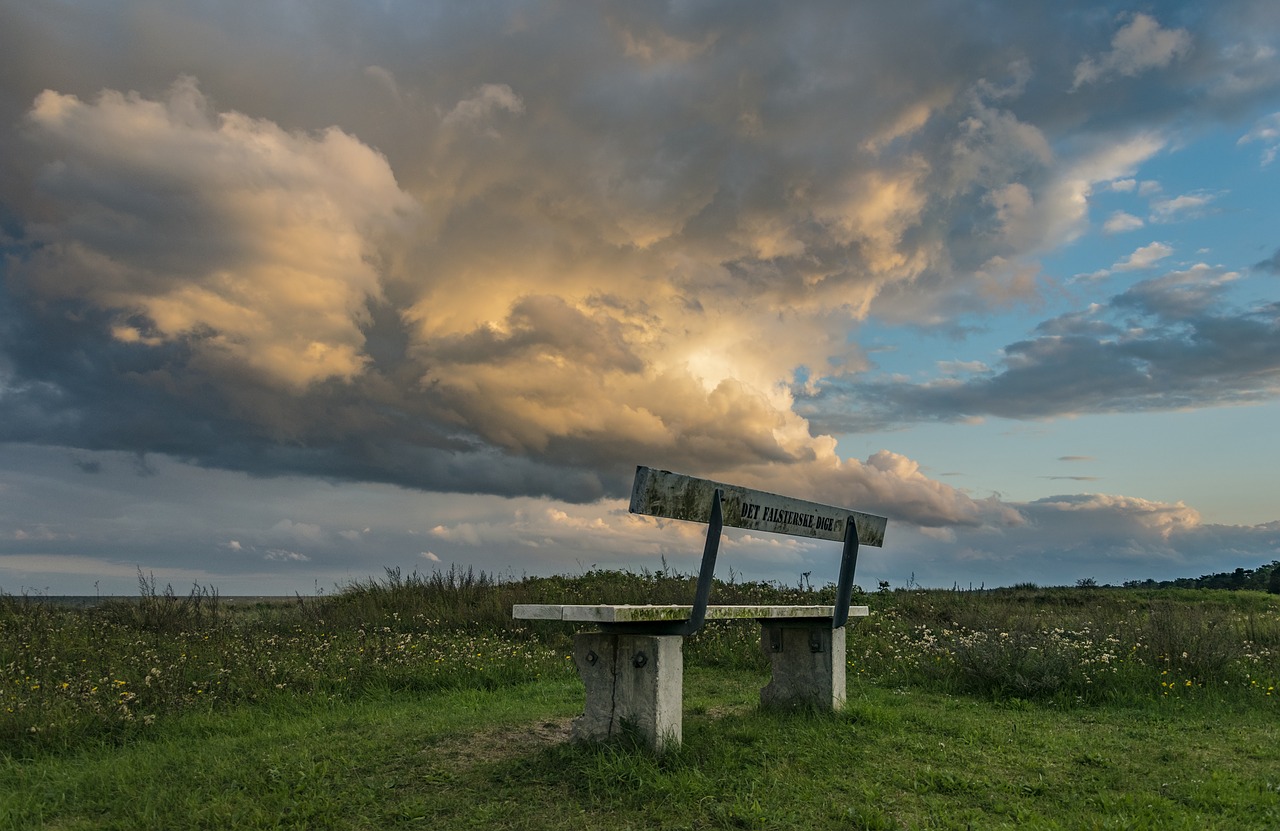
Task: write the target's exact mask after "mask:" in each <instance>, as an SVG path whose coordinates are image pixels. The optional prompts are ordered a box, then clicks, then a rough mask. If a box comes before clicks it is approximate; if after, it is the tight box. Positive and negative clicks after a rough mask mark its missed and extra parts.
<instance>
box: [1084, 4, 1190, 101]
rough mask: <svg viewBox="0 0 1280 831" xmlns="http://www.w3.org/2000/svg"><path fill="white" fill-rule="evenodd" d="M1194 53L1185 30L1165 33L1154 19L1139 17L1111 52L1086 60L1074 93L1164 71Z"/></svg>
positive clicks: (1120, 35)
mask: <svg viewBox="0 0 1280 831" xmlns="http://www.w3.org/2000/svg"><path fill="white" fill-rule="evenodd" d="M1190 51H1191V35H1190V33H1189V32H1187V30H1185V29H1165V28H1162V27H1161V26H1160V23H1159V22H1158V21H1157V20H1156V19H1155V18H1153V17H1151V16H1150V15H1146V14H1142V13H1137V14H1135V15H1134V16H1133V18H1132V19H1131V20H1130V21H1129V22H1128V23H1126V24H1125V25H1124V26H1122V27H1120V29H1119V30H1118V31H1117V32H1116V34H1115V36H1114V37H1113V38H1112V39H1111V51H1109V52H1105V53H1103V54H1101V55H1098V56H1096V57H1086V58H1084V59H1083V60H1081V61H1080V63H1079V64H1077V65H1076V70H1075V79H1074V80H1073V81H1072V84H1071V89H1072V90H1073V91H1074V90H1077V89H1079V88H1080V87H1082V86H1085V85H1087V84H1095V83H1099V82H1103V81H1107V80H1109V79H1110V78H1112V77H1114V76H1117V75H1119V76H1123V77H1133V76H1135V75H1139V74H1141V73H1143V72H1146V71H1148V70H1152V69H1163V68H1164V67H1166V66H1168V65H1169V64H1171V63H1173V62H1174V61H1176V60H1179V59H1181V58H1184V57H1186V55H1187V54H1188V53H1189V52H1190Z"/></svg>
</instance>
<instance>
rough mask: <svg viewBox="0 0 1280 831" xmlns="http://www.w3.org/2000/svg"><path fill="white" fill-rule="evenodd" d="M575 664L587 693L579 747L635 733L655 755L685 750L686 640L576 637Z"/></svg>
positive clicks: (576, 731)
mask: <svg viewBox="0 0 1280 831" xmlns="http://www.w3.org/2000/svg"><path fill="white" fill-rule="evenodd" d="M573 662H574V663H575V664H577V667H578V675H580V676H581V677H582V683H583V685H584V686H585V687H586V688H587V705H586V711H585V712H584V713H583V714H582V716H581V717H579V718H577V719H575V720H574V722H573V732H572V738H573V740H574V741H603V740H605V739H609V738H612V737H614V736H619V735H622V734H623V732H624V731H625V730H627V729H630V730H634V731H636V733H637V734H638V735H639V736H640V737H642V738H643V739H644V741H645V742H646V743H647V744H648V745H649V747H651V748H652V749H654V750H663V749H664V748H667V747H676V746H679V744H680V741H681V738H682V735H681V727H682V723H683V721H682V713H681V709H682V707H683V705H684V638H683V637H681V636H680V635H618V634H610V633H606V632H583V633H579V634H577V635H574V636H573Z"/></svg>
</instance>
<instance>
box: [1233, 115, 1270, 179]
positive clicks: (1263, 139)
mask: <svg viewBox="0 0 1280 831" xmlns="http://www.w3.org/2000/svg"><path fill="white" fill-rule="evenodd" d="M1251 142H1258V143H1260V144H1261V145H1262V166H1263V167H1266V166H1267V165H1269V164H1271V163H1272V162H1274V161H1275V160H1276V153H1277V152H1280V112H1277V113H1272V114H1271V115H1268V116H1265V117H1263V118H1260V119H1258V120H1257V122H1255V123H1254V125H1253V127H1252V128H1251V129H1250V130H1249V132H1247V133H1245V134H1244V135H1243V136H1241V137H1240V139H1239V140H1238V141H1237V142H1236V144H1249V143H1251Z"/></svg>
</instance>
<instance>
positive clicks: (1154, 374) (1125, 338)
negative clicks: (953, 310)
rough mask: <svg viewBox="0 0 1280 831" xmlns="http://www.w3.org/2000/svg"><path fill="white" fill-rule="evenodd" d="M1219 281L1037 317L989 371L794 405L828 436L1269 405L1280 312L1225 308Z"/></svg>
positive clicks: (839, 390)
mask: <svg viewBox="0 0 1280 831" xmlns="http://www.w3.org/2000/svg"><path fill="white" fill-rule="evenodd" d="M1222 277H1223V275H1222V274H1221V272H1220V271H1216V270H1214V269H1209V268H1207V267H1198V268H1196V269H1193V270H1192V271H1189V272H1176V273H1172V274H1169V275H1165V276H1163V277H1159V278H1154V279H1151V280H1146V281H1142V282H1140V283H1138V284H1136V285H1135V286H1133V287H1132V288H1131V289H1129V290H1128V291H1125V292H1123V293H1121V294H1118V295H1116V296H1114V297H1112V298H1111V299H1110V301H1109V302H1108V303H1106V304H1104V305H1097V306H1095V307H1093V308H1092V309H1090V310H1089V311H1087V312H1079V313H1073V314H1070V315H1066V316H1063V317H1061V318H1056V319H1053V320H1049V321H1046V322H1045V323H1043V324H1041V326H1040V327H1039V328H1038V333H1037V336H1036V337H1034V338H1032V339H1029V340H1024V341H1019V342H1017V343H1013V344H1009V345H1008V346H1006V347H1005V348H1004V350H1003V354H1004V357H1003V360H1002V361H1001V362H1000V365H999V366H998V368H996V369H993V370H992V371H991V372H988V373H980V374H975V375H971V376H968V377H966V378H964V379H943V380H937V381H932V382H926V383H919V384H917V383H899V382H893V381H876V380H865V381H864V380H857V379H844V380H839V379H837V380H831V381H828V382H826V383H825V384H822V385H819V386H820V388H819V390H818V391H817V392H816V393H814V394H812V395H809V396H808V397H807V398H805V399H804V400H802V401H801V402H800V403H799V405H798V409H799V411H800V412H802V413H804V414H806V415H807V416H808V417H809V418H810V419H811V421H812V422H813V423H814V424H815V425H816V426H817V427H819V428H820V429H824V430H831V431H837V432H838V431H859V430H866V429H879V428H882V427H884V426H888V425H893V424H902V423H906V422H914V421H955V420H960V419H964V418H971V417H974V416H999V417H1004V418H1013V419H1037V418H1050V417H1053V416H1059V415H1067V414H1073V413H1098V412H1131V411H1142V410H1162V409H1177V408H1185V407H1211V406H1220V405H1225V404H1239V403H1245V402H1249V401H1261V400H1266V399H1270V398H1274V397H1275V396H1277V395H1280V305H1277V304H1274V303H1269V304H1258V305H1256V306H1254V307H1253V308H1248V309H1243V310H1238V309H1233V308H1231V307H1229V306H1228V305H1227V303H1226V301H1225V299H1224V296H1223V291H1224V281H1223V280H1222V279H1221V278H1222ZM798 395H804V393H803V392H802V391H798Z"/></svg>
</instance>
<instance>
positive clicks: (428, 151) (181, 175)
mask: <svg viewBox="0 0 1280 831" xmlns="http://www.w3.org/2000/svg"><path fill="white" fill-rule="evenodd" d="M246 8H248V6H247V5H244V4H237V3H234V2H233V3H230V4H224V5H219V6H209V5H207V4H187V3H182V2H178V3H175V4H173V5H172V6H171V7H170V8H169V10H168V11H167V12H166V14H164V15H158V14H156V13H155V12H154V10H151V9H149V8H146V7H143V6H129V12H128V13H129V14H130V15H132V17H131V18H130V19H131V20H134V21H135V23H136V26H137V28H136V29H134V28H129V27H125V28H126V29H127V32H126V31H123V30H122V28H121V26H120V25H119V19H120V17H119V15H120V14H121V13H120V12H119V11H118V10H113V9H107V8H106V7H102V8H99V7H96V6H83V7H76V8H75V9H72V10H69V11H67V14H66V15H64V16H59V17H55V16H53V15H50V14H48V13H47V11H46V10H45V9H43V7H41V6H40V4H35V5H34V6H26V7H22V8H21V9H18V8H16V7H15V8H14V9H13V10H11V11H10V12H9V13H8V21H12V22H13V25H12V26H6V27H5V31H4V32H3V33H0V47H2V48H3V51H4V54H5V55H6V61H5V62H4V64H5V66H4V68H3V70H0V77H2V78H3V84H2V85H0V115H3V116H4V117H5V118H4V119H3V124H4V125H5V126H4V127H3V128H2V129H0V227H2V228H3V232H2V233H3V237H0V239H3V243H0V244H2V245H3V247H4V251H3V255H4V256H3V260H0V262H2V264H0V268H2V269H3V277H4V279H3V281H0V441H4V442H32V443H40V444H46V445H57V446H63V447H67V448H83V449H85V450H92V451H106V450H118V451H122V452H126V453H132V454H136V458H137V459H138V460H139V461H140V462H142V463H145V462H146V460H147V459H149V458H156V457H158V456H167V457H170V458H175V459H182V460H186V461H189V462H191V463H193V464H196V465H200V466H204V467H207V468H218V469H231V470H241V471H248V472H251V473H253V474H255V475H267V476H297V477H316V478H318V479H320V480H322V481H355V482H382V483H391V484H395V485H398V486H404V487H408V488H415V489H421V490H427V491H436V492H453V493H466V494H475V493H480V494H495V495H501V496H508V497H522V496H550V497H553V498H556V499H559V500H564V501H565V502H569V503H583V502H591V501H593V500H599V499H602V498H607V497H617V496H620V495H622V494H624V493H625V491H626V488H627V482H628V479H629V476H630V472H631V470H632V469H633V466H634V465H635V464H636V463H637V462H644V463H648V464H654V465H659V466H665V467H671V468H675V469H682V470H686V471H688V472H691V473H697V474H702V475H707V476H716V477H718V478H722V479H726V480H730V481H743V482H744V483H758V484H759V485H760V486H762V487H766V488H768V489H773V490H787V491H792V492H795V493H797V495H809V496H813V497H815V498H820V497H822V496H823V495H824V494H831V493H838V494H841V495H842V497H841V498H842V499H847V500H849V501H851V502H856V503H858V504H859V506H863V505H865V506H866V507H868V509H873V508H874V509H879V510H882V511H884V512H889V513H893V514H894V515H900V516H903V517H907V518H910V519H911V521H914V522H919V523H922V524H924V525H928V526H931V527H937V526H940V525H943V524H946V523H953V522H954V523H961V524H964V525H965V526H966V527H982V526H985V525H987V524H992V525H994V526H996V527H1004V526H1005V525H1008V524H1010V523H1017V522H1020V521H1022V519H1021V515H1020V513H1019V512H1018V511H1017V510H1014V509H1010V508H1008V506H1004V505H1001V504H998V503H991V502H989V501H985V500H975V499H973V498H972V497H971V496H969V495H968V494H965V493H964V492H962V491H959V490H956V489H953V488H949V487H947V486H944V485H941V484H940V483H938V482H937V481H936V480H934V479H931V478H930V477H929V476H926V475H925V474H924V473H922V472H921V470H920V466H919V464H918V463H917V462H916V461H914V460H912V459H910V458H907V457H906V456H903V455H901V454H895V453H893V452H892V451H891V450H885V451H882V452H878V453H869V454H863V457H862V458H845V457H842V456H841V455H840V454H839V453H838V452H837V449H836V440H835V437H834V435H833V433H832V432H831V431H830V430H829V429H828V425H829V424H831V423H834V422H832V420H831V419H830V418H829V417H828V415H829V414H828V413H827V412H826V411H825V410H823V411H822V412H821V413H820V414H817V415H815V416H814V417H812V418H811V417H810V415H809V413H810V410H809V409H806V408H807V407H808V406H809V404H810V401H809V398H808V397H807V393H806V394H805V395H801V396H800V397H799V398H798V393H797V392H796V389H800V390H801V391H802V392H803V391H804V389H805V388H806V384H800V385H799V386H798V387H797V386H795V383H794V382H795V381H796V379H797V378H799V377H800V376H801V375H805V376H806V377H807V378H808V381H809V384H808V386H809V387H811V388H812V389H813V390H819V389H821V390H831V389H835V388H837V387H839V386H840V385H841V384H844V383H845V382H846V381H847V380H848V379H849V378H850V377H853V376H855V375H856V374H857V373H860V372H865V371H866V370H867V368H868V367H869V366H870V361H869V358H868V357H867V354H866V352H865V351H864V347H863V346H862V345H861V344H860V342H859V337H858V336H857V331H858V327H859V326H861V325H862V324H863V323H864V322H865V321H867V320H868V319H870V318H876V319H878V320H882V321H883V320H887V321H890V322H899V323H905V324H910V325H913V326H924V327H937V328H939V329H948V328H951V329H954V330H956V331H959V330H961V329H963V327H965V326H968V325H971V323H970V316H973V317H980V316H985V315H989V314H991V313H993V312H1003V311H1007V310H1008V309H1010V308H1015V307H1025V306H1026V305H1028V304H1036V303H1038V302H1041V300H1042V299H1043V294H1044V293H1045V292H1046V291H1052V290H1053V289H1052V288H1051V286H1050V285H1049V281H1048V280H1047V278H1045V277H1044V275H1042V274H1041V270H1040V267H1039V264H1038V261H1037V258H1038V257H1040V256H1041V255H1042V254H1043V253H1044V252H1046V251H1050V250H1053V249H1054V248H1055V247H1057V246H1060V245H1062V244H1064V243H1065V242H1068V241H1070V240H1072V239H1076V238H1078V237H1079V236H1080V235H1081V234H1083V233H1085V232H1087V230H1088V227H1089V223H1088V215H1089V202H1090V199H1091V197H1092V196H1093V192H1094V191H1095V190H1097V189H1102V188H1106V187H1113V188H1116V187H1121V185H1120V183H1122V182H1126V181H1129V182H1134V181H1136V179H1135V177H1136V176H1137V168H1138V167H1139V166H1140V165H1141V164H1142V163H1143V162H1145V161H1146V160H1148V159H1151V158H1152V157H1153V156H1154V155H1155V154H1157V153H1158V152H1160V151H1161V150H1162V149H1164V148H1165V147H1167V146H1169V144H1170V142H1171V141H1172V138H1171V135H1170V132H1171V129H1170V127H1169V124H1171V123H1174V122H1176V121H1178V120H1179V119H1181V118H1184V117H1185V118H1188V119H1191V120H1195V119H1196V118H1198V117H1201V116H1202V115H1203V113H1202V112H1201V111H1200V110H1198V109H1197V108H1198V107H1208V106H1209V105H1207V104H1203V103H1202V102H1199V101H1198V99H1197V100H1196V101H1189V99H1188V96H1187V93H1186V88H1185V84H1186V83H1191V84H1192V85H1193V86H1194V83H1207V81H1198V80H1197V78H1200V77H1201V76H1195V77H1192V78H1191V80H1190V81H1187V80H1186V79H1180V80H1179V79H1165V78H1163V76H1162V75H1160V74H1159V73H1150V75H1151V76H1152V77H1148V78H1144V82H1145V83H1148V84H1149V85H1150V86H1149V87H1147V88H1144V89H1145V91H1146V92H1147V93H1148V94H1145V95H1143V96H1142V99H1141V102H1140V103H1141V106H1135V104H1134V102H1133V101H1131V100H1125V99H1123V98H1110V97H1108V96H1106V95H1103V94H1101V93H1100V92H1099V88H1100V87H1101V86H1102V85H1103V82H1104V81H1106V80H1109V79H1113V78H1116V77H1127V76H1129V75H1134V74H1137V73H1147V71H1148V70H1149V69H1155V68H1160V67H1165V66H1171V65H1173V62H1174V61H1177V60H1183V64H1182V65H1180V66H1181V68H1182V69H1183V70H1184V71H1185V72H1187V73H1189V74H1190V75H1194V73H1197V72H1204V73H1206V74H1205V75H1204V76H1203V77H1206V78H1207V77H1209V74H1210V73H1209V70H1208V69H1205V68H1203V67H1202V66H1201V65H1200V64H1196V63H1194V62H1193V61H1192V60H1190V58H1191V57H1192V55H1191V54H1190V52H1189V51H1188V49H1189V47H1188V46H1187V45H1186V43H1187V40H1186V38H1187V37H1188V35H1187V34H1186V33H1185V32H1182V31H1181V30H1172V29H1164V28H1162V27H1161V26H1160V25H1159V24H1158V23H1156V22H1155V21H1154V19H1153V18H1149V17H1147V16H1145V15H1135V16H1133V17H1132V18H1129V19H1127V21H1126V22H1125V23H1124V24H1123V25H1122V26H1121V27H1120V30H1119V32H1117V33H1116V34H1115V37H1114V39H1113V40H1112V43H1111V49H1110V51H1103V52H1102V53H1100V54H1092V53H1094V52H1096V50H1094V49H1092V48H1090V47H1086V46H1082V44H1087V43H1089V42H1090V37H1091V34H1090V32H1089V31H1088V29H1087V27H1088V26H1089V25H1090V24H1089V21H1088V20H1086V19H1084V18H1083V17H1082V16H1079V15H1076V14H1074V13H1062V14H1058V13H1056V12H1055V13H1051V14H1048V15H1046V14H1044V13H1043V12H1042V11H1040V10H1033V9H1030V8H1027V9H1023V8H1021V7H1018V8H1013V7H1010V8H999V9H996V8H987V7H980V8H977V9H970V8H964V9H961V8H960V7H955V8H945V9H940V10H936V11H935V13H931V14H929V15H920V14H918V13H917V12H916V11H915V10H913V9H910V8H907V7H905V6H902V7H900V6H887V7H884V8H883V9H877V11H876V13H875V14H874V15H872V16H871V17H868V16H867V15H865V14H863V13H861V12H855V11H849V10H843V9H837V8H835V7H832V8H826V9H792V8H790V7H783V6H778V7H768V6H759V7H751V8H736V7H735V8H732V9H730V8H729V7H722V8H717V7H708V8H706V9H702V10H692V9H690V8H686V7H684V6H681V5H679V4H677V5H674V6H644V5H637V4H612V5H609V4H606V5H602V6H593V7H591V8H590V9H587V10H580V9H576V8H574V9H570V8H569V7H560V6H556V5H555V4H532V5H530V6H520V7H504V6H499V7H495V8H494V9H493V10H491V11H490V12H487V13H485V14H479V13H477V12H476V11H475V9H474V8H472V7H471V6H468V5H466V4H457V5H450V4H442V5H439V6H437V7H433V8H432V9H431V11H430V18H431V19H430V24H429V25H427V24H424V23H423V21H422V19H421V18H420V17H419V15H421V14H423V12H421V11H419V10H411V9H409V8H408V7H395V8H389V9H387V10H380V11H379V12H376V13H364V12H356V11H344V10H329V12H327V13H326V14H324V15H315V16H309V17H307V19H306V24H305V25H300V24H298V22H297V21H296V20H294V19H293V18H292V17H291V16H290V15H285V14H282V13H274V12H271V11H269V10H268V11H260V10H259V9H258V7H257V6H254V7H253V9H254V14H245V13H244V11H245V9H246ZM1217 19H1218V18H1215V20H1217ZM1224 19H1225V18H1224ZM1223 25H1224V26H1225V25H1226V24H1223ZM1228 29H1229V27H1228ZM130 32H146V33H148V34H147V36H145V37H144V36H142V35H136V36H135V35H134V34H129V33H130ZM1232 37H1234V34H1232V33H1231V32H1230V31H1228V32H1227V33H1226V34H1221V33H1219V34H1214V31H1212V30H1211V31H1208V32H1207V33H1206V34H1205V35H1204V39H1205V40H1204V42H1205V44H1206V46H1205V50H1206V52H1205V53H1206V54H1224V53H1223V52H1222V50H1221V49H1218V48H1217V47H1219V46H1221V42H1222V41H1223V39H1227V40H1229V39H1231V38H1232ZM1197 38H1200V35H1199V33H1197ZM1215 38H1217V40H1215ZM1046 42H1054V43H1061V44H1062V46H1061V48H1056V49H1044V48H1042V46H1043V44H1044V43H1046ZM920 43H945V44H947V46H946V48H943V49H939V50H935V51H934V52H933V53H932V57H931V58H930V60H927V61H921V60H918V59H917V55H918V50H917V47H918V44H920ZM1198 43H1199V41H1198ZM1215 49H1216V51H1215ZM1086 53H1091V54H1092V57H1090V58H1088V59H1087V61H1086V62H1082V61H1080V56H1081V55H1082V54H1086ZM1086 63H1087V66H1088V67H1089V68H1086V69H1085V70H1083V75H1082V74H1081V72H1082V70H1081V69H1080V67H1081V66H1085V65H1086ZM1254 63H1256V61H1253V58H1247V56H1241V57H1239V59H1238V60H1237V61H1236V63H1235V64H1232V65H1233V66H1238V67H1239V68H1241V72H1243V70H1244V68H1247V67H1248V66H1254ZM1221 68H1222V67H1221V66H1219V65H1215V67H1213V69H1214V71H1215V72H1216V71H1217V70H1219V69H1221ZM1073 77H1076V78H1078V79H1080V81H1079V83H1080V84H1082V85H1083V84H1088V85H1091V90H1090V92H1089V95H1082V94H1076V95H1066V94H1065V93H1064V91H1063V89H1064V87H1065V86H1066V84H1067V80H1066V79H1070V78H1073ZM1241 77H1243V76H1241ZM1174 80H1179V83H1174ZM1193 82H1194V83H1193ZM1241 89H1243V87H1242V88H1241ZM1257 90H1260V91H1257ZM1082 91H1083V90H1082ZM1265 94H1267V93H1266V88H1264V87H1257V88H1256V90H1255V92H1253V93H1247V92H1244V91H1241V92H1238V93H1233V95H1235V96H1236V97H1234V98H1232V99H1231V100H1232V101H1233V102H1235V103H1236V105H1238V106H1243V105H1245V104H1248V102H1249V101H1250V100H1252V99H1250V98H1249V97H1248V96H1249V95H1254V96H1256V97H1257V96H1263V95H1265ZM1090 96H1096V97H1094V98H1091V97H1090ZM1086 99H1088V100H1086ZM1213 106H1215V107H1216V106H1219V104H1218V103H1215V104H1214V105H1213ZM10 125H18V126H17V127H12V126H10ZM1157 253H1159V252H1158V251H1154V250H1152V251H1149V252H1148V253H1147V255H1146V256H1148V257H1154V255H1155V254H1157ZM1135 256H1136V254H1135ZM1153 261H1154V260H1153V259H1149V260H1148V261H1147V264H1150V262H1153ZM1130 262H1132V263H1136V262H1138V261H1137V260H1135V259H1134V258H1130ZM1108 314H1113V315H1114V314H1120V311H1119V309H1118V307H1116V308H1112V309H1110V310H1109V311H1103V312H1099V313H1097V314H1086V315H1084V317H1082V318H1081V320H1080V321H1079V324H1080V325H1081V326H1086V324H1087V325H1092V326H1095V327H1096V326H1112V327H1116V328H1121V327H1120V324H1119V323H1118V322H1116V321H1115V320H1113V319H1112V317H1108ZM1063 325H1065V322H1064V323H1063ZM1166 328H1169V327H1168V326H1166ZM1045 337H1047V336H1045ZM1029 343H1030V345H1029V346H1028V347H1027V351H1025V352H1024V351H1019V349H1018V348H1013V347H1011V348H1010V350H1008V354H1007V355H1006V356H1005V358H1006V361H1007V362H1008V363H1007V364H1006V365H1001V366H992V365H991V362H989V361H988V362H985V366H984V365H982V364H978V363H975V362H957V363H955V364H953V365H952V367H951V369H952V370H955V371H956V375H957V378H951V379H947V380H948V383H951V384H953V385H958V386H957V387H956V388H957V389H962V390H963V389H970V390H972V389H975V387H974V385H976V384H980V383H981V382H983V381H984V380H987V379H991V378H1001V377H1004V376H1005V375H1006V374H1007V373H1008V372H1010V371H1011V369H1010V367H1013V366H1014V365H1015V364H1016V365H1017V366H1018V367H1022V366H1028V367H1029V366H1031V365H1033V364H1034V363H1035V360H1036V358H1035V355H1040V354H1041V353H1044V354H1045V360H1048V353H1050V352H1052V349H1051V348H1050V346H1051V344H1050V343H1049V342H1048V341H1047V340H1045V339H1043V338H1040V337H1039V336H1037V337H1036V338H1033V339H1032V341H1030V342H1029ZM1032 347H1035V349H1033V348H1032ZM1103 347H1105V344H1103V345H1099V348H1100V349H1102V348H1103ZM1036 349H1038V350H1039V351H1036ZM1104 351H1105V350H1104ZM1033 352H1034V355H1033V354H1032V353H1033ZM1019 377H1021V376H1019ZM960 378H964V379H965V380H963V381H962V380H959V379H960ZM833 385H834V386H833ZM895 389H896V388H895ZM938 390H941V387H939V388H938ZM1059 406H1060V404H1059ZM873 409H874V408H873ZM908 409H910V408H908ZM926 409H927V408H926ZM1016 409H1017V408H1016V407H1015V408H1013V409H1012V410H1011V411H1014V410H1016ZM1031 409H1032V410H1034V409H1035V408H1034V407H1032V408H1031ZM873 414H874V412H873ZM146 454H151V455H150V456H148V455H146ZM273 521H274V520H273ZM548 522H550V521H549V520H548ZM551 524H552V525H554V523H551ZM271 525H272V523H271V522H265V524H263V525H262V526H261V527H260V528H258V536H255V537H250V536H247V535H246V534H244V533H242V532H239V531H237V532H236V533H237V534H238V535H239V536H240V538H241V539H242V540H243V541H245V542H246V547H248V545H249V543H248V541H249V540H253V544H254V545H256V546H258V547H257V548H256V549H255V550H259V551H262V550H268V549H270V550H280V551H292V550H294V549H295V547H297V548H304V549H305V550H306V551H308V552H309V553H310V554H311V555H313V556H316V557H317V558H319V557H320V556H321V553H320V546H322V544H324V543H325V542H326V541H329V540H332V539H333V538H335V537H337V536H338V534H339V533H340V532H339V531H338V530H328V531H325V533H323V534H320V535H319V536H315V535H312V536H311V537H306V536H305V535H303V536H302V537H299V533H301V529H300V528H299V527H292V526H286V527H279V528H272V527H271ZM439 526H440V528H441V529H442V532H441V533H447V534H454V535H456V539H457V540H463V539H485V538H486V536H485V535H486V534H492V533H494V532H493V531H492V529H488V528H485V527H484V526H483V523H476V522H472V523H470V525H469V526H468V525H467V524H466V523H451V522H443V521H441V522H440V523H439ZM345 527H347V528H350V527H359V526H355V525H351V526H345ZM264 528H265V529H267V530H265V531H264V530H262V529H264ZM588 532H590V529H586V530H585V531H584V533H588ZM221 538H223V539H225V534H224V535H223V536H222V537H221ZM300 540H305V541H306V544H305V545H304V544H303V543H302V542H300ZM313 544H314V545H316V546H317V548H316V549H313V548H311V547H309V546H310V545H313ZM441 550H443V549H441Z"/></svg>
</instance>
